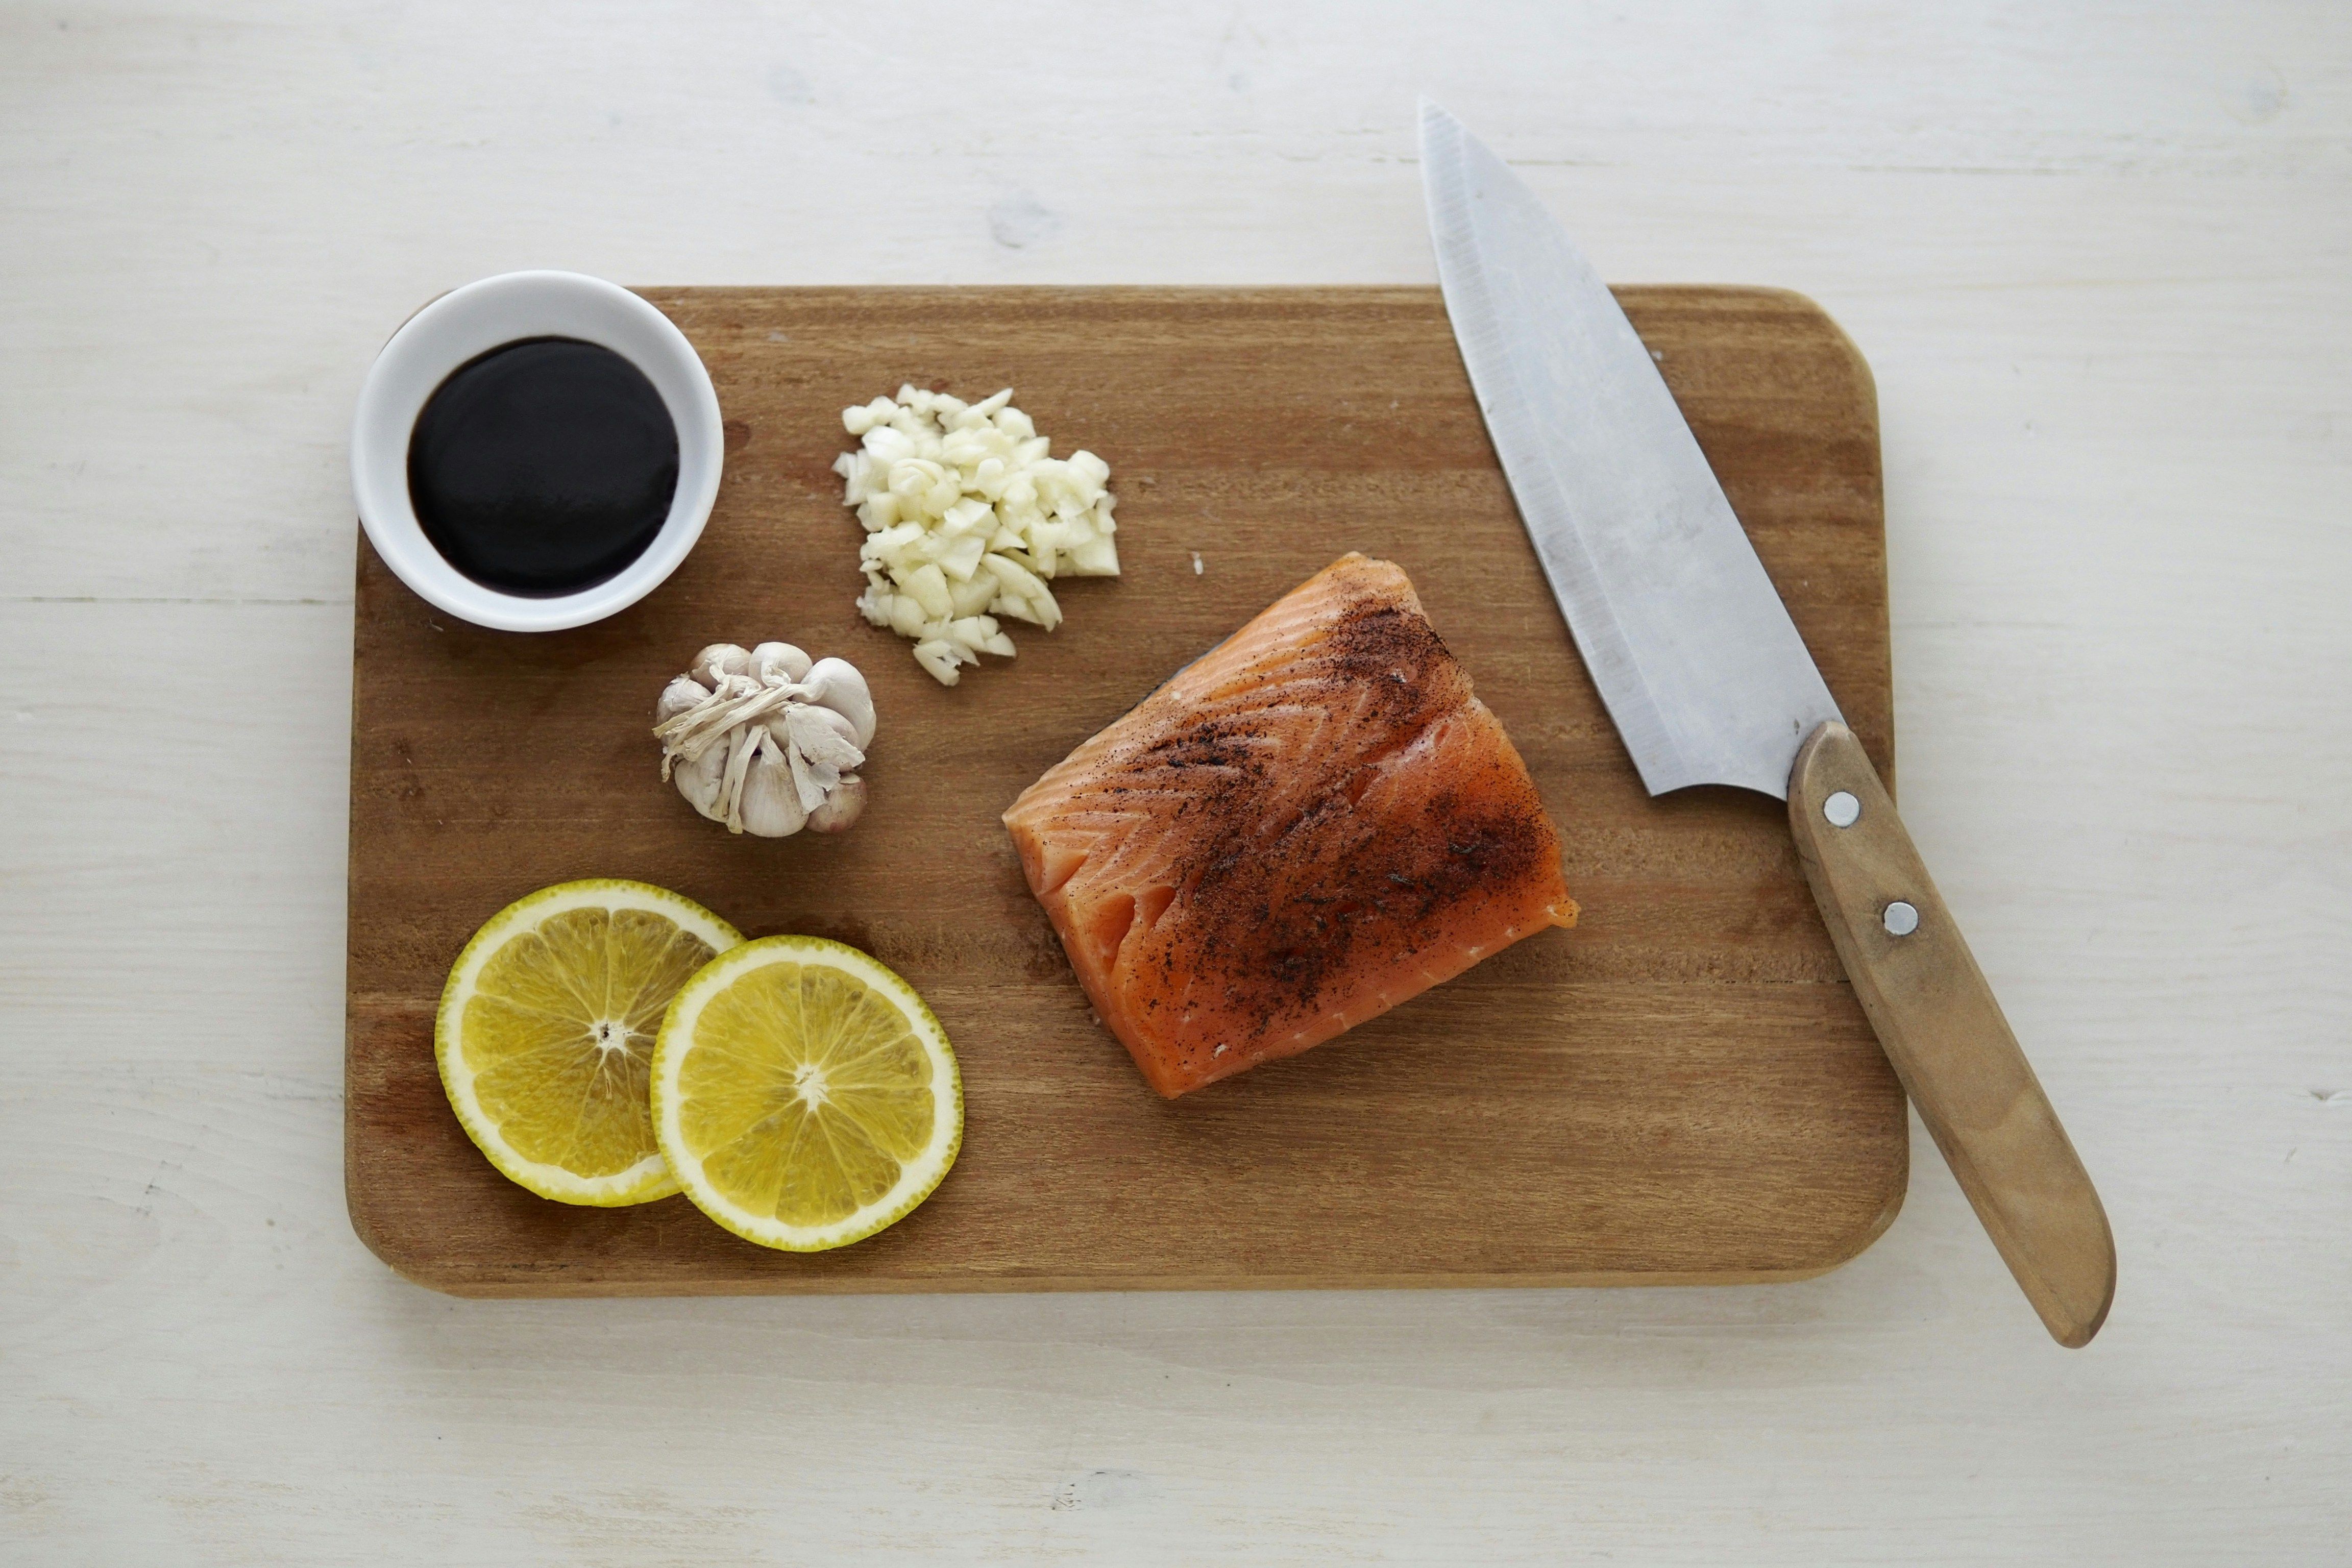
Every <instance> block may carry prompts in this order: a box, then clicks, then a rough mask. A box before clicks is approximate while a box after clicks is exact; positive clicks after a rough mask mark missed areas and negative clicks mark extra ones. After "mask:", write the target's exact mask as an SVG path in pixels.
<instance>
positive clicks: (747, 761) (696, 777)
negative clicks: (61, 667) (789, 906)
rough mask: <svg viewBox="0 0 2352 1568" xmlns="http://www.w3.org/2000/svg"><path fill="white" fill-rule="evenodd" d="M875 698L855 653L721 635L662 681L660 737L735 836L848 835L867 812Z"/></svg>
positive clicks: (668, 765)
mask: <svg viewBox="0 0 2352 1568" xmlns="http://www.w3.org/2000/svg"><path fill="white" fill-rule="evenodd" d="M874 730H875V715H874V698H873V694H872V692H871V691H869V690H868V689H867V688H866V678H865V677H864V676H863V675H861V674H859V673H858V671H857V668H856V666H854V665H852V664H851V663H849V661H848V660H846V659H839V658H824V659H816V660H814V661H813V660H811V659H810V658H809V657H808V655H807V654H805V653H803V652H802V651H801V650H800V649H799V648H796V647H793V645H792V644H790V643H782V642H771V643H761V644H760V645H759V646H758V647H754V648H751V649H749V650H746V649H744V648H742V647H739V646H737V645H736V644H733V643H713V644H712V645H710V646H709V647H706V648H704V649H703V650H702V651H701V652H700V653H698V654H697V655H695V657H694V665H693V668H691V669H690V670H689V671H688V673H687V674H685V675H681V676H678V677H677V678H675V679H672V680H671V681H670V682H669V684H668V685H667V686H665V687H663V688H662V692H661V696H660V698H659V699H658V700H656V703H655V705H654V735H655V738H656V739H657V740H659V741H660V742H661V743H662V776H663V777H664V778H666V779H667V780H669V781H670V782H671V783H672V784H675V785H677V792H678V794H679V795H683V796H685V797H686V800H687V803H688V805H692V806H693V807H694V809H695V810H696V811H698V812H699V813H701V814H702V815H703V816H707V817H709V818H710V819H711V820H712V821H714V822H722V823H725V824H726V825H727V828H728V831H729V832H730V833H749V834H751V835H753V836H754V837H761V838H788V837H792V836H793V834H795V833H798V832H799V831H800V830H801V829H802V828H803V827H804V826H805V827H811V828H814V830H815V831H817V832H820V833H838V832H840V831H841V830H842V829H843V828H845V827H847V826H849V825H850V824H851V823H853V822H855V821H856V819H857V817H858V815H859V814H860V813H861V812H862V811H863V810H864V809H865V802H866V781H865V780H863V779H862V778H860V777H858V775H857V772H856V770H857V769H858V768H860V767H862V766H864V765H865V763H866V746H867V745H868V744H869V743H870V742H872V741H873V739H874Z"/></svg>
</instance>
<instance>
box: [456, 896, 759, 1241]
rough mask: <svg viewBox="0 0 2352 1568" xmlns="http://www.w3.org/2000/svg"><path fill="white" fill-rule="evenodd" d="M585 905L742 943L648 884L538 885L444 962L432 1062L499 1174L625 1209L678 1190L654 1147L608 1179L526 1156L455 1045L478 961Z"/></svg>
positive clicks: (723, 948)
mask: <svg viewBox="0 0 2352 1568" xmlns="http://www.w3.org/2000/svg"><path fill="white" fill-rule="evenodd" d="M615 895H619V897H618V898H617V899H616V897H615ZM589 908H596V909H607V910H611V909H635V910H648V911H650V912H653V913H656V914H661V915H666V916H668V917H669V918H671V919H672V920H675V921H677V923H678V925H679V926H680V927H681V928H683V929H685V930H686V931H690V932H692V933H693V934H694V935H696V936H698V937H700V938H701V939H702V940H703V941H704V942H709V944H710V946H711V947H712V949H713V950H714V951H716V952H721V953H723V952H727V951H728V950H729V949H730V948H733V947H737V946H740V945H741V943H742V941H743V933H742V932H740V931H737V930H736V929H735V928H734V927H733V926H731V925H729V924H728V923H727V922H726V921H723V920H720V919H719V917H718V916H717V915H715V914H713V913H711V912H710V911H709V910H706V909H704V908H703V907H702V906H701V905H700V904H698V903H696V902H695V901H694V900H692V899H689V898H688V897H686V896H685V895H684V894H683V893H674V892H672V891H670V889H667V888H657V887H656V886H654V885H653V884H652V883H650V882H637V881H631V880H630V879H627V878H624V877H594V878H586V879H582V880H579V881H572V882H558V883H557V884H555V885H554V886H553V887H551V888H541V889H540V890H539V891H537V892H535V893H530V894H526V895H525V896H524V897H522V898H520V899H517V900H515V901H514V902H513V903H510V904H509V905H508V906H507V907H506V908H504V909H502V910H499V912H498V913H497V914H494V915H492V916H491V917H490V918H489V919H488V920H487V921H483V922H482V926H481V929H480V930H479V931H476V932H475V933H474V936H473V940H472V941H470V942H467V943H466V945H465V948H464V949H463V951H461V952H459V953H458V954H457V962H456V963H452V964H451V965H450V966H449V978H448V981H447V983H446V984H444V985H443V986H442V988H441V1005H440V1006H439V1007H438V1008H436V1010H435V1012H434V1015H433V1059H434V1064H435V1066H436V1068H438V1069H439V1072H440V1075H441V1088H442V1090H443V1092H444V1093H446V1095H447V1096H448V1098H449V1108H450V1109H451V1110H454V1111H455V1112H457V1124H458V1125H459V1126H460V1127H463V1128H464V1129H465V1130H466V1136H467V1138H469V1139H471V1140H473V1142H474V1146H475V1147H476V1148H478V1149H479V1150H480V1151H481V1152H482V1157H483V1158H484V1159H487V1160H488V1161H489V1163H491V1165H492V1166H494V1167H495V1168H496V1169H497V1171H498V1173H499V1174H500V1175H502V1176H504V1177H506V1178H507V1180H509V1181H510V1182H512V1183H514V1184H516V1185H517V1186H519V1187H521V1188H523V1189H524V1190H525V1191H527V1192H530V1193H533V1194H537V1195H538V1196H540V1197H542V1198H546V1199H548V1200H550V1201H551V1202H553V1203H559V1204H573V1205H579V1206H582V1207H585V1208H625V1207H629V1206H631V1205H636V1204H649V1203H654V1202H656V1201H658V1200H660V1199H662V1198H666V1197H669V1196H671V1195H672V1194H675V1193H677V1192H678V1191H679V1187H678V1183H677V1177H676V1176H674V1175H673V1174H671V1173H670V1169H669V1162H668V1161H667V1160H665V1159H664V1158H663V1157H662V1156H661V1154H660V1153H659V1152H658V1151H657V1152H655V1153H652V1154H649V1155H647V1156H646V1158H645V1159H642V1160H640V1161H638V1162H637V1163H635V1164H634V1165H632V1166H630V1167H629V1168H628V1169H627V1170H625V1171H615V1172H614V1173H612V1174H611V1175H608V1176H581V1175H575V1174H574V1173H572V1172H570V1171H567V1170H565V1169H564V1168H563V1167H562V1166H561V1165H553V1164H549V1163H546V1162H544V1161H541V1160H532V1159H530V1158H527V1157H526V1156H525V1155H523V1154H522V1153H521V1152H520V1151H518V1150H517V1149H516V1148H515V1147H514V1146H513V1145H512V1144H510V1143H509V1142H507V1141H506V1139H505V1138H504V1137H502V1136H501V1135H500V1134H499V1129H498V1124H497V1123H496V1122H493V1121H491V1120H490V1119H489V1117H488V1116H487V1115H486V1114H484V1112H483V1110H482V1108H481V1102H480V1101H479V1100H478V1099H477V1098H476V1097H475V1094H474V1087H473V1086H474V1078H475V1074H474V1071H473V1069H472V1068H468V1067H467V1065H466V1063H465V1060H464V1058H463V1055H462V1053H460V1052H459V1051H457V1049H456V1044H457V1020H458V1019H459V1018H460V1017H461V1016H463V1014H464V1010H465V1005H466V1004H467V1002H468V1001H469V1000H471V999H472V997H473V995H474V994H475V992H474V987H475V982H476V981H477V980H478V979H479V978H480V975H481V971H482V966H483V965H484V964H485V963H488V962H489V958H490V955H491V954H492V953H494V952H497V951H498V950H499V948H500V947H502V946H504V945H505V944H506V942H508V940H509V939H510V938H511V937H513V936H514V935H515V934H516V933H517V932H518V931H522V930H524V929H526V928H527V927H529V926H534V925H537V924H538V923H540V922H541V921H544V920H546V919H547V918H548V917H549V916H551V915H559V914H562V913H563V912H565V911H566V910H576V909H589ZM526 917H528V918H526ZM698 973H699V972H698Z"/></svg>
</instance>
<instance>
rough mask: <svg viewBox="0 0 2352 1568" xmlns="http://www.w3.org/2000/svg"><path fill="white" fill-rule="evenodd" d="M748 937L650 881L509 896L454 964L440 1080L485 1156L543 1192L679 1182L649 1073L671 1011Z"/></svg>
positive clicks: (558, 1195)
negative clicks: (683, 990) (658, 1125)
mask: <svg viewBox="0 0 2352 1568" xmlns="http://www.w3.org/2000/svg"><path fill="white" fill-rule="evenodd" d="M742 940H743V938H742V936H741V934H740V932H738V931H736V930H735V928H734V927H733V926H730V925H729V924H728V923H727V922H726V921H722V920H720V919H719V917H718V916H717V915H714V914H712V913H711V912H710V911H709V910H706V909H704V908H703V907H702V906H701V905H700V904H698V903H696V902H694V901H693V900H690V899H682V898H680V897H678V895H677V894H676V893H673V892H670V891H669V890H668V889H664V888H654V887H648V886H646V884H645V883H643V882H621V881H591V882H563V883H559V884H558V885H557V886H555V887H552V888H543V889H541V890H540V891H538V892H536V893H533V894H531V895H530V897H529V898H527V899H522V900H518V901H516V902H514V903H511V904H509V905H508V906H507V907H506V908H505V909H503V910H499V912H498V913H497V914H495V915H492V916H491V917H490V919H489V921H488V924H486V925H484V926H483V927H482V929H481V930H480V931H476V932H475V933H474V940H473V941H471V942H467V944H466V951H465V952H461V953H459V954H458V955H457V963H455V964H453V965H451V967H450V970H449V984H448V985H447V986H446V987H445V988H444V989H443V991H442V993H441V1011H440V1014H439V1016H437V1017H436V1019H435V1021H434V1026H433V1054H434V1057H435V1058H436V1060H437V1061H438V1062H439V1063H440V1066H441V1085H442V1087H443V1088H444V1089H447V1090H448V1091H449V1103H450V1104H451V1105H452V1106H453V1107H455V1108H456V1110H457V1120H458V1121H460V1122H462V1123H463V1124H464V1125H465V1129H466V1134H467V1137H469V1138H471V1139H473V1141H474V1142H475V1143H476V1144H477V1145H478V1146H479V1147H480V1149H481V1151H482V1152H483V1153H485V1154H487V1155H488V1156H489V1161H490V1163H491V1164H493V1165H496V1166H497V1167H498V1168H499V1171H500V1172H502V1173H505V1174H506V1175H507V1176H508V1177H509V1178H510V1179H512V1180H513V1181H515V1182H518V1183H520V1184H522V1185H523V1186H526V1187H528V1188H530V1190H531V1191H532V1192H534V1193H537V1194H539V1195H540V1196H541V1197H543V1198H553V1199H554V1200H555V1201H556V1202H558V1203H564V1204H593V1205H598V1206H600V1207H607V1208H610V1207H615V1206H618V1205H623V1204H644V1203H651V1202H652V1201H653V1200H654V1199H656V1198H666V1197H667V1196H669V1195H670V1194H672V1193H674V1192H676V1191H677V1179H676V1178H674V1177H673V1176H672V1175H671V1174H670V1173H669V1167H668V1166H667V1164H666V1163H663V1161H662V1156H661V1150H660V1148H659V1146H658V1145H656V1143H655V1142H654V1130H653V1120H652V1113H651V1110H650V1101H649V1100H647V1098H646V1074H647V1072H648V1071H649V1070H650V1068H651V1066H652V1062H653V1052H654V1042H655V1040H656V1037H657V1035H658V1033H659V1031H660V1028H661V1019H662V1014H663V1012H664V1011H665V1010H666V1009H667V1007H668V1006H669V1003H670V998H671V997H673V996H675V995H676V994H677V988H678V987H679V986H680V985H683V984H685V983H686V981H687V980H688V977H689V976H691V975H692V974H693V973H695V971H697V970H698V969H700V968H701V967H702V966H703V965H704V964H706V963H709V962H710V960H711V959H712V958H713V957H714V956H716V955H717V954H719V953H720V952H725V951H726V950H727V949H729V948H730V947H733V946H734V945H736V944H737V943H738V942H741V941H742Z"/></svg>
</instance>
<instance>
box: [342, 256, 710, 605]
mask: <svg viewBox="0 0 2352 1568" xmlns="http://www.w3.org/2000/svg"><path fill="white" fill-rule="evenodd" d="M521 338H577V339H579V340H581V341H582V342H591V343H598V344H601V345H603V346H604V347H605V348H608V349H611V350H612V351H613V352H614V353H617V354H619V355H621V356H622V357H623V358H624V359H626V360H627V361H628V362H629V363H632V364H634V365H635V366H636V367H637V368H638V369H639V370H641V371H643V372H645V373H646V379H647V380H648V381H651V382H652V383H653V384H654V390H655V391H656V392H658V393H660V394H661V400H662V405H663V406H664V407H666V408H667V409H668V410H669V417H670V423H672V424H673V425H675V426H677V494H676V495H675V496H673V497H672V498H671V500H670V503H669V516H668V517H667V518H666V519H664V520H663V521H662V526H661V531H660V532H658V533H656V534H655V535H654V538H653V542H652V543H650V544H648V545H647V546H646V551H645V553H644V554H642V555H640V556H638V557H637V558H636V559H635V561H632V562H630V563H629V564H628V565H627V566H626V567H625V568H623V569H622V571H621V572H620V574H618V575H617V576H614V577H610V578H607V579H606V580H604V582H602V583H599V584H595V585H594V586H593V587H589V588H583V589H581V590H580V591H579V592H578V593H576V594H562V595H553V596H551V597H545V598H540V597H532V596H529V595H521V594H509V593H505V592H503V591H501V590H499V589H497V588H492V587H489V586H487V585H486V584H480V583H477V582H475V581H474V580H473V579H472V578H471V577H468V576H467V575H466V574H464V573H462V572H460V571H458V570H457V568H456V567H455V566H452V565H450V564H449V563H448V562H447V561H446V559H444V558H443V556H442V554H441V552H439V551H438V550H436V549H434V548H433V542H432V541H431V540H429V539H427V538H425V530H424V529H423V527H421V526H420V525H419V524H418V522H417V521H416V511H415V508H414V507H412V506H411V505H410V504H409V499H408V439H409V434H410V432H411V431H412V430H414V429H415V426H416V416H418V415H419V414H421V413H422V412H424V409H425V400H426V399H427V398H429V397H431V396H432V395H433V394H434V392H435V390H436V388H438V387H439V386H440V384H441V383H442V382H443V381H445V380H446V379H447V378H448V375H449V374H450V372H452V371H454V370H456V369H457V367H458V366H460V365H462V364H464V363H467V361H468V360H471V359H473V358H474V357H475V356H476V355H478V354H483V353H488V352H489V351H490V350H492V349H494V348H497V347H498V346H499V344H501V343H510V342H515V341H517V340H518V339H521ZM725 450H726V436H725V432H724V431H723V430H721V429H720V427H719V395H718V394H717V393H716V392H714V391H712V390H711V386H710V373H709V371H707V370H705V369H704V368H703V365H702V360H701V357H700V356H699V355H698V354H697V353H695V352H694V345H693V344H692V343H689V342H687V341H686V334H685V333H684V332H681V331H678V330H677V327H675V326H674V325H672V324H671V322H670V319H669V318H668V317H667V316H665V315H663V314H662V313H661V312H660V311H659V310H655V309H654V308H653V307H652V306H651V305H648V304H646V302H645V301H644V300H640V299H638V298H637V297H636V296H635V294H632V293H630V292H629V291H628V290H627V289H623V288H620V287H618V286H617V285H614V284H611V283H607V282H605V281H604V279H601V278H589V277H586V276H584V275H583V274H581V273H578V272H502V273H500V274H499V275H498V276H497V277H495V278H485V279H482V280H481V281H479V282H478V283H468V284H467V285H466V286H465V287H464V288H462V289H452V290H450V291H449V292H448V293H446V294H444V295H442V296H441V297H440V298H439V299H437V300H434V301H433V302H432V303H431V304H429V305H427V306H425V308H424V309H423V310H419V311H417V312H416V314H415V315H414V316H411V317H410V318H409V319H408V321H407V322H406V324H405V325H404V326H403V327H402V328H401V329H400V331H396V332H394V333H393V335H392V341H391V342H388V343H386V344H384V345H383V353H379V354H378V355H376V357H375V363H374V364H373V365H372V366H370V367H369V369H368V374H367V380H366V381H365V382H364V383H362V384H361V387H360V406H359V413H358V415H357V416H355V417H354V418H353V419H352V496H353V498H354V499H355V500H357V501H358V502H359V509H360V522H361V524H362V526H363V527H364V528H366V530H367V536H368V539H369V541H370V542H373V544H374V545H375V552H376V553H377V554H378V555H381V556H383V562H384V564H385V565H387V566H389V567H391V568H392V569H393V571H394V573H395V574H397V575H398V576H399V578H400V580H401V581H402V582H404V583H405V584H408V585H409V586H410V587H411V588H414V589H415V590H416V592H417V594H418V595H419V596H420V597H422V598H424V599H425V600H426V601H427V602H428V603H431V604H434V605H439V606H440V607H441V608H442V609H445V610H446V611H448V612H449V613H450V614H451V615H453V616H461V617H463V618H464V619H466V620H469V621H471V622H473V623H474V624H475V625H477V626H495V627H497V628H498V629H499V630H500V631H509V632H551V631H560V630H562V628H564V627H566V626H586V625H587V624H588V623H589V622H591V621H599V620H602V619H604V617H605V616H609V615H612V614H614V612H616V611H619V610H625V609H626V608H628V607H629V606H630V605H634V604H635V603H636V602H637V601H638V600H639V599H642V598H644V597H645V596H646V595H647V594H650V593H652V592H653V591H654V590H655V589H656V588H657V587H659V586H660V585H661V584H662V582H663V580H664V579H665V578H667V577H668V575H669V574H671V573H672V572H675V571H677V563H679V562H681V561H683V560H685V559H686V552H688V551H689V550H691V549H693V548H694V542H695V541H696V540H698V539H699V538H700V537H702V525H703V524H704V523H705V522H707V521H709V518H710V503H711V501H712V500H714V499H716V498H717V496H718V494H719V466H720V462H721V460H722V458H723V457H724V454H725Z"/></svg>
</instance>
